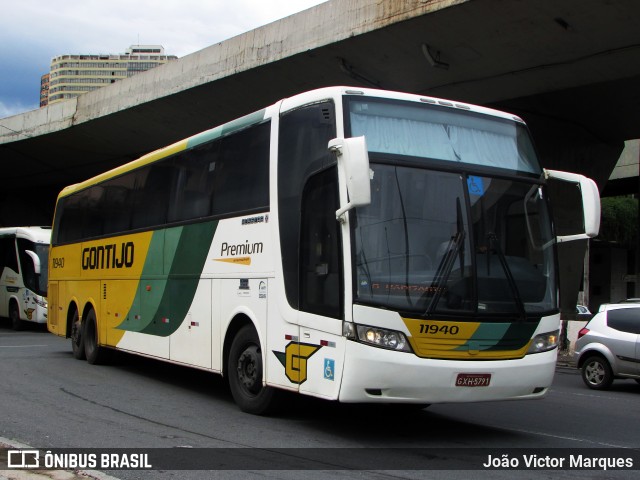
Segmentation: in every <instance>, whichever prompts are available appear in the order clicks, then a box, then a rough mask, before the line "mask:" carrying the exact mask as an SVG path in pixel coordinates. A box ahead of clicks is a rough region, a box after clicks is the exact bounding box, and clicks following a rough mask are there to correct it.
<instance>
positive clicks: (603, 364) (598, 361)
mask: <svg viewBox="0 0 640 480" xmlns="http://www.w3.org/2000/svg"><path fill="white" fill-rule="evenodd" d="M582 380H583V381H584V383H585V385H586V386H587V387H589V388H592V389H594V390H606V389H607V388H609V387H610V386H611V382H613V372H612V371H611V366H610V365H609V362H608V361H607V360H606V359H605V358H604V357H602V356H600V355H592V356H590V357H589V358H587V359H586V360H585V362H584V363H583V364H582Z"/></svg>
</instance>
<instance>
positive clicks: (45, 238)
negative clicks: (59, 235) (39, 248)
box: [0, 227, 51, 244]
mask: <svg viewBox="0 0 640 480" xmlns="http://www.w3.org/2000/svg"><path fill="white" fill-rule="evenodd" d="M9 235H15V236H16V237H18V238H26V239H27V240H31V241H32V242H35V243H46V244H49V243H51V227H2V228H0V238H1V237H6V236H9Z"/></svg>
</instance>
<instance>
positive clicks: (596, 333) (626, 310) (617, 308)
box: [576, 303, 640, 390]
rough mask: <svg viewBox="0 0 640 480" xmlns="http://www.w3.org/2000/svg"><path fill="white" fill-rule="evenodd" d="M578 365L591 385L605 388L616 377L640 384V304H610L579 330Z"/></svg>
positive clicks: (588, 385) (589, 385) (587, 383)
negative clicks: (630, 379)
mask: <svg viewBox="0 0 640 480" xmlns="http://www.w3.org/2000/svg"><path fill="white" fill-rule="evenodd" d="M576 356H577V366H578V368H579V369H580V370H581V371H582V380H584V383H585V384H586V385H587V387H589V388H593V389H595V390H604V389H607V388H609V387H610V386H611V382H613V379H614V378H632V379H635V380H636V382H638V383H640V305H637V304H633V303H625V304H609V305H607V308H606V309H605V310H601V311H599V312H598V313H597V314H596V315H595V316H594V317H593V318H592V319H591V321H589V323H587V325H586V326H585V327H584V328H583V329H582V330H580V332H579V333H578V340H577V342H576Z"/></svg>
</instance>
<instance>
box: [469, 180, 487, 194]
mask: <svg viewBox="0 0 640 480" xmlns="http://www.w3.org/2000/svg"><path fill="white" fill-rule="evenodd" d="M467 188H468V189H469V193H470V194H471V195H477V196H479V197H481V196H482V195H484V183H483V182H482V177H477V176H475V175H469V176H468V177H467Z"/></svg>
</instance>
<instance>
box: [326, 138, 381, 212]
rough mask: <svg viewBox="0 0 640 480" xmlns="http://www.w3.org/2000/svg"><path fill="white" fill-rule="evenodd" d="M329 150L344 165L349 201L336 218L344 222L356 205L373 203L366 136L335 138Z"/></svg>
mask: <svg viewBox="0 0 640 480" xmlns="http://www.w3.org/2000/svg"><path fill="white" fill-rule="evenodd" d="M328 147H329V150H330V151H331V152H333V153H335V154H336V157H337V160H338V163H339V164H342V165H343V168H344V172H345V176H346V183H347V194H348V196H349V201H348V202H347V204H346V205H342V206H341V207H340V208H339V209H338V210H337V211H336V220H338V221H339V222H341V223H344V221H345V219H344V214H345V213H346V212H348V211H349V210H351V209H353V208H355V207H364V206H366V205H369V204H370V203H371V175H370V171H369V154H368V153H367V142H366V140H365V137H353V138H334V139H333V140H331V141H329V146H328Z"/></svg>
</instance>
